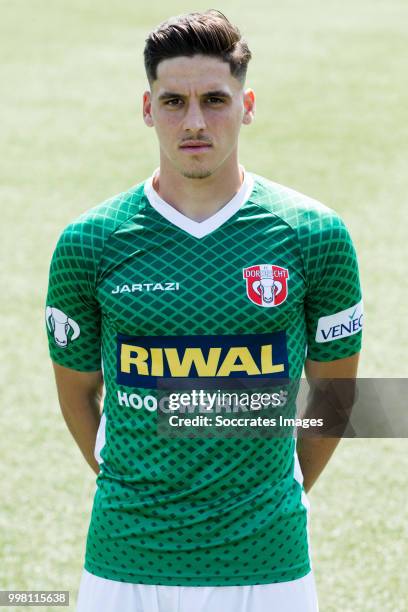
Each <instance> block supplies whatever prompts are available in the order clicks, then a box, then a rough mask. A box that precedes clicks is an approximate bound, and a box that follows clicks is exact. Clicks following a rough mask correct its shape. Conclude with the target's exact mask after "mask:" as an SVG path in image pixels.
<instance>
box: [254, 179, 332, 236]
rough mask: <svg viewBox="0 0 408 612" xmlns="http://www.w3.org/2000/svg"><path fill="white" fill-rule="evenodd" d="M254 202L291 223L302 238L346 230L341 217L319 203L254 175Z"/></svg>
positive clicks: (298, 192)
mask: <svg viewBox="0 0 408 612" xmlns="http://www.w3.org/2000/svg"><path fill="white" fill-rule="evenodd" d="M252 176H253V178H254V190H253V194H252V197H251V202H252V203H254V204H256V205H257V206H259V207H260V208H263V209H264V210H268V211H269V212H272V213H273V214H274V215H276V216H277V217H279V218H280V219H282V221H284V222H285V223H287V224H288V225H289V226H290V227H291V228H292V229H293V230H294V231H295V232H296V233H297V234H298V235H299V236H303V235H305V234H307V235H309V236H310V235H311V234H321V233H326V232H327V231H332V230H335V229H336V228H337V229H340V228H343V227H344V221H343V220H342V218H341V217H340V215H339V214H338V213H337V212H336V211H335V210H333V209H332V208H330V207H329V206H327V205H326V204H323V203H322V202H320V201H319V200H316V199H314V198H312V197H309V196H307V195H305V194H304V193H301V192H300V191H296V190H295V189H292V188H290V187H287V186H285V185H281V184H279V183H275V182H274V181H271V180H269V179H267V178H265V177H263V176H259V175H257V174H253V173H252Z"/></svg>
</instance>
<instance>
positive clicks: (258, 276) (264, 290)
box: [242, 264, 289, 308]
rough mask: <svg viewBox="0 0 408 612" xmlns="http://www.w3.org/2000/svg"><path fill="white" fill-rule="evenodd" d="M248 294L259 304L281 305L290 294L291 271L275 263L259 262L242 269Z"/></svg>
mask: <svg viewBox="0 0 408 612" xmlns="http://www.w3.org/2000/svg"><path fill="white" fill-rule="evenodd" d="M242 274H243V278H244V279H245V280H246V292H247V296H248V297H249V299H250V300H251V302H253V303H254V304H257V306H264V307H265V308H270V307H272V306H279V305H280V304H282V302H284V301H285V300H286V298H287V296H288V279H289V272H288V270H287V269H286V268H281V267H280V266H275V265H273V264H258V265H256V266H250V267H249V268H244V269H243V270H242Z"/></svg>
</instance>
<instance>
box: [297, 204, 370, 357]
mask: <svg viewBox="0 0 408 612" xmlns="http://www.w3.org/2000/svg"><path fill="white" fill-rule="evenodd" d="M327 211H328V212H327V213H325V214H323V215H322V216H321V218H320V219H319V221H318V222H316V223H314V224H313V226H312V232H311V235H310V237H309V241H308V258H307V279H308V288H307V294H306V299H305V316H306V326H307V344H308V348H307V357H308V358H309V359H312V360H314V361H334V360H336V359H342V358H344V357H350V356H351V355H354V354H355V353H357V352H359V351H360V349H361V341H362V325H363V302H362V294H361V286H360V278H359V270H358V262H357V256H356V251H355V248H354V245H353V242H352V240H351V236H350V234H349V232H348V230H347V228H346V226H345V224H344V222H343V221H342V219H341V218H340V217H339V216H338V215H337V214H336V213H335V212H334V211H331V210H330V209H327Z"/></svg>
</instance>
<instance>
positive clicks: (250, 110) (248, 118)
mask: <svg viewBox="0 0 408 612" xmlns="http://www.w3.org/2000/svg"><path fill="white" fill-rule="evenodd" d="M254 117H255V93H254V90H253V89H246V90H245V91H244V115H243V117H242V123H243V124H245V125H249V124H250V123H252V121H253V120H254Z"/></svg>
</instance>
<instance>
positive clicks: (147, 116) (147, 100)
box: [143, 91, 154, 127]
mask: <svg viewBox="0 0 408 612" xmlns="http://www.w3.org/2000/svg"><path fill="white" fill-rule="evenodd" d="M143 120H144V122H145V124H146V125H147V126H148V127H153V125H154V122H153V116H152V95H151V93H150V91H145V92H144V93H143Z"/></svg>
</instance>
